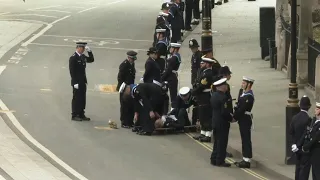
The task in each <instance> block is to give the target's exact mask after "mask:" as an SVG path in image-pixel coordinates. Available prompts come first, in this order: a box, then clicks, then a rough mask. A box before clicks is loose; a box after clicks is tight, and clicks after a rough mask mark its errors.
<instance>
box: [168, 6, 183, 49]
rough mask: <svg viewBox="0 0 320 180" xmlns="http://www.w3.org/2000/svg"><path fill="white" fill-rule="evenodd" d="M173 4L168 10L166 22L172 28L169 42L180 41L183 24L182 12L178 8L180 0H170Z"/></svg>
mask: <svg viewBox="0 0 320 180" xmlns="http://www.w3.org/2000/svg"><path fill="white" fill-rule="evenodd" d="M172 1H173V4H172V6H171V8H170V10H169V16H168V22H169V23H170V25H171V29H172V38H171V41H170V42H173V43H177V42H180V41H181V32H182V29H183V26H184V23H183V17H182V12H181V10H180V6H179V3H180V0H172Z"/></svg>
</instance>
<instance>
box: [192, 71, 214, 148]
mask: <svg viewBox="0 0 320 180" xmlns="http://www.w3.org/2000/svg"><path fill="white" fill-rule="evenodd" d="M211 85H212V69H204V70H203V71H202V73H201V75H200V78H199V79H198V82H197V83H196V86H195V88H194V89H193V90H192V95H193V96H195V97H196V100H197V105H198V115H199V120H200V125H201V132H202V133H201V135H200V136H199V137H195V139H197V140H200V141H201V140H202V139H204V140H205V141H208V142H210V139H211V136H210V137H206V135H205V134H206V133H207V132H210V133H211V131H212V121H211V117H212V113H211V106H210V97H211V94H210V91H211ZM209 138H210V139H209Z"/></svg>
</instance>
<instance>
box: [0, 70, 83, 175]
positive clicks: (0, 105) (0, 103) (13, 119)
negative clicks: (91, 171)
mask: <svg viewBox="0 0 320 180" xmlns="http://www.w3.org/2000/svg"><path fill="white" fill-rule="evenodd" d="M0 67H1V66H0ZM0 108H1V109H2V110H4V111H8V112H7V113H6V115H7V117H8V118H9V120H10V121H11V123H12V124H13V125H14V126H15V128H16V129H17V130H18V131H19V132H20V133H21V134H22V135H23V136H24V137H25V138H26V139H27V140H28V141H29V142H31V143H32V144H33V145H34V146H35V147H37V148H38V149H40V150H41V151H43V152H44V153H45V154H46V155H47V156H49V157H50V158H51V159H52V160H53V161H55V163H57V164H59V165H60V166H62V167H63V168H64V169H65V170H66V171H68V172H69V173H70V174H72V175H73V176H75V177H76V178H78V179H79V180H88V179H87V178H86V177H84V176H83V175H81V174H80V173H78V172H77V171H76V170H74V169H73V168H71V167H70V166H69V165H67V164H66V163H65V162H63V161H62V160H61V159H59V158H58V157H57V156H56V155H55V154H53V153H52V152H51V151H50V150H49V149H47V148H46V147H44V146H43V145H42V144H40V143H39V142H38V141H37V140H35V139H34V138H33V137H32V136H31V135H30V134H29V133H28V131H26V130H25V129H24V128H23V127H22V125H21V124H20V123H19V121H18V120H17V118H16V117H15V116H14V115H13V113H12V112H10V111H9V109H8V107H7V106H6V105H5V104H4V103H3V101H2V100H1V99H0Z"/></svg>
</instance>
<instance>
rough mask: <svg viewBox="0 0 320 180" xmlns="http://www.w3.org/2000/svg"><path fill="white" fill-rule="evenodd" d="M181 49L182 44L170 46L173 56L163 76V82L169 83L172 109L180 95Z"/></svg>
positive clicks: (169, 59)
mask: <svg viewBox="0 0 320 180" xmlns="http://www.w3.org/2000/svg"><path fill="white" fill-rule="evenodd" d="M180 47H181V44H179V43H171V44H170V54H171V55H172V56H171V57H170V58H168V59H167V65H166V69H165V71H164V73H163V75H162V76H161V82H164V81H167V82H168V87H169V91H170V101H171V107H173V106H174V105H173V103H174V100H175V99H176V96H177V94H178V70H179V67H180V64H181V56H180V54H179V49H180Z"/></svg>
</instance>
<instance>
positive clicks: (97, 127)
mask: <svg viewBox="0 0 320 180" xmlns="http://www.w3.org/2000/svg"><path fill="white" fill-rule="evenodd" d="M94 128H96V129H99V130H113V129H112V128H110V127H102V126H95V127H94Z"/></svg>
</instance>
